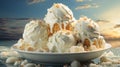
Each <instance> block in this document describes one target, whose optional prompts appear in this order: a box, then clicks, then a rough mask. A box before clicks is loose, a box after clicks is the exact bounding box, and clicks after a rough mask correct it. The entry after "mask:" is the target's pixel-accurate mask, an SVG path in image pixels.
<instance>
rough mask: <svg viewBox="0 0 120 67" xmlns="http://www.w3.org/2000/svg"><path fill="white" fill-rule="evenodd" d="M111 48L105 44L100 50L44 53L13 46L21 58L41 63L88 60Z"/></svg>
mask: <svg viewBox="0 0 120 67" xmlns="http://www.w3.org/2000/svg"><path fill="white" fill-rule="evenodd" d="M109 48H111V45H110V44H106V48H105V49H102V50H96V51H89V52H82V53H44V52H31V51H23V50H18V49H15V48H13V49H14V50H15V51H17V52H18V53H19V54H20V55H21V56H22V57H23V58H26V59H30V60H33V61H39V62H41V63H70V62H72V61H73V60H78V61H88V60H92V59H95V58H98V57H99V56H101V55H102V54H103V53H104V52H105V51H106V50H107V49H109Z"/></svg>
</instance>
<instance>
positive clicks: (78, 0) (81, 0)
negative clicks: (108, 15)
mask: <svg viewBox="0 0 120 67" xmlns="http://www.w3.org/2000/svg"><path fill="white" fill-rule="evenodd" d="M84 1H92V0H76V2H84Z"/></svg>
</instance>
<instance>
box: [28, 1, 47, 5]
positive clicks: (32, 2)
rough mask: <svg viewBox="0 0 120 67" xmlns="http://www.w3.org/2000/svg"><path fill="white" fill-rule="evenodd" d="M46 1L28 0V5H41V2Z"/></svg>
mask: <svg viewBox="0 0 120 67" xmlns="http://www.w3.org/2000/svg"><path fill="white" fill-rule="evenodd" d="M44 1H45V0H27V2H28V4H30V5H31V4H35V3H40V2H44Z"/></svg>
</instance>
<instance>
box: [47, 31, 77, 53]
mask: <svg viewBox="0 0 120 67" xmlns="http://www.w3.org/2000/svg"><path fill="white" fill-rule="evenodd" d="M74 45H76V39H75V37H74V34H73V33H72V32H71V31H68V30H65V31H63V30H61V31H58V32H57V33H55V34H54V35H53V36H51V37H50V38H49V41H48V44H47V46H48V48H49V50H50V51H51V52H59V53H61V52H69V49H70V47H71V46H74Z"/></svg>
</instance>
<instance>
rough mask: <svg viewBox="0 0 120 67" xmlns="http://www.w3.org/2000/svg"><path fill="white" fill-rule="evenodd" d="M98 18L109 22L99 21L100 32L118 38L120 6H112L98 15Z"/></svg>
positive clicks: (119, 31) (119, 35)
mask: <svg viewBox="0 0 120 67" xmlns="http://www.w3.org/2000/svg"><path fill="white" fill-rule="evenodd" d="M99 18H102V19H105V20H109V21H110V22H109V23H105V22H102V21H101V22H99V23H98V24H99V25H100V28H101V33H102V34H104V35H106V36H107V37H108V38H120V8H119V6H114V7H112V8H110V9H107V10H106V11H104V12H102V13H101V14H100V15H99Z"/></svg>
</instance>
